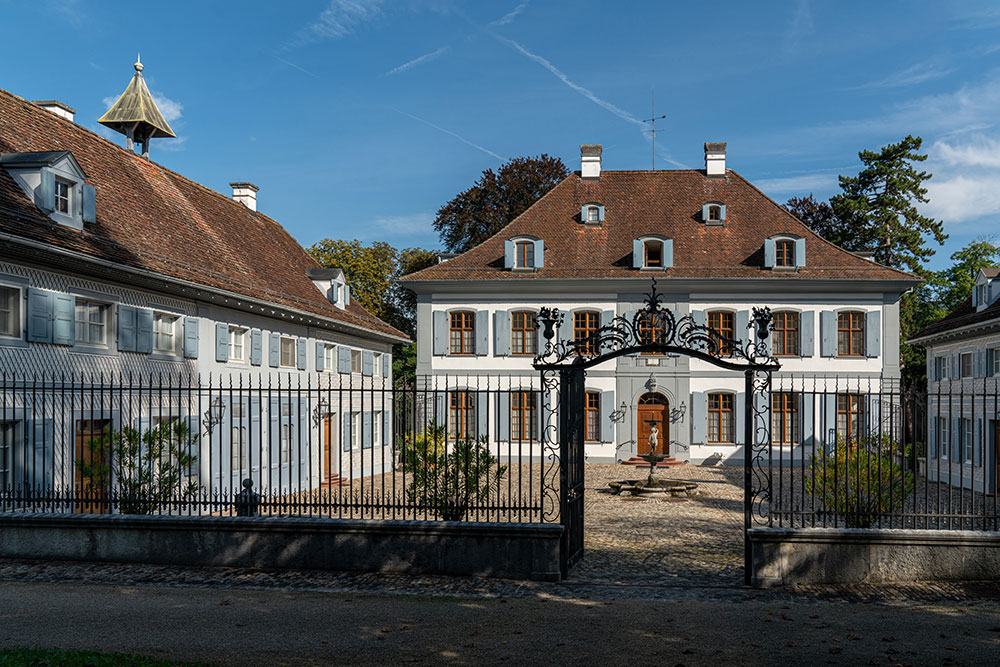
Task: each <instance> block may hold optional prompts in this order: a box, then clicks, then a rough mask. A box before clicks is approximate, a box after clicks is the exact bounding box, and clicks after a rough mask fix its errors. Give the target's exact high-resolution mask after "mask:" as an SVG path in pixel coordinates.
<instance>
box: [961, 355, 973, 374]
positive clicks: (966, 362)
mask: <svg viewBox="0 0 1000 667" xmlns="http://www.w3.org/2000/svg"><path fill="white" fill-rule="evenodd" d="M959 360H960V362H961V369H960V370H961V371H962V377H963V378H970V377H972V353H971V352H963V353H962V356H961V357H959Z"/></svg>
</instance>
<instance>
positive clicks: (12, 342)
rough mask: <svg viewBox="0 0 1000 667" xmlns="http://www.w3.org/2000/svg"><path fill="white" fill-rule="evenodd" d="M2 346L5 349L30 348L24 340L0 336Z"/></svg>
mask: <svg viewBox="0 0 1000 667" xmlns="http://www.w3.org/2000/svg"><path fill="white" fill-rule="evenodd" d="M0 346H3V347H29V345H28V341H26V340H24V339H23V338H14V337H10V338H8V337H6V336H0Z"/></svg>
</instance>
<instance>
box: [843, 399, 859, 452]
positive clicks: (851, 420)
mask: <svg viewBox="0 0 1000 667" xmlns="http://www.w3.org/2000/svg"><path fill="white" fill-rule="evenodd" d="M861 406H862V401H861V396H860V395H859V394H837V439H838V440H840V441H842V442H845V443H851V444H856V443H857V441H858V438H860V437H861V411H862V407H861Z"/></svg>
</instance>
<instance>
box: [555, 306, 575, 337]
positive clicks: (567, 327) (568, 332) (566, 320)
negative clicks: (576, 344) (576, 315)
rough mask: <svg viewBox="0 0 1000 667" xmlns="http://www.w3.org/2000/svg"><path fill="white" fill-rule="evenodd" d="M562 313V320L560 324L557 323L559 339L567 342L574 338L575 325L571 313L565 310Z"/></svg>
mask: <svg viewBox="0 0 1000 667" xmlns="http://www.w3.org/2000/svg"><path fill="white" fill-rule="evenodd" d="M563 315H564V317H563V321H562V324H560V325H559V331H558V335H559V341H560V342H562V343H567V344H569V343H571V342H573V339H574V338H575V332H574V330H573V327H574V326H575V325H574V323H573V313H571V312H565V313H563Z"/></svg>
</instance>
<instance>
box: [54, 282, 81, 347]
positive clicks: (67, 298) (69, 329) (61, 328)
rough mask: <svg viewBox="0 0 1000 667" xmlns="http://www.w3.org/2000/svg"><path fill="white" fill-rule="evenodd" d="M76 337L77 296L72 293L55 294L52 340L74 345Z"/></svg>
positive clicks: (61, 343)
mask: <svg viewBox="0 0 1000 667" xmlns="http://www.w3.org/2000/svg"><path fill="white" fill-rule="evenodd" d="M75 338H76V297H75V296H73V295H72V294H59V293H56V294H54V295H53V301H52V342H53V343H55V344H56V345H72V344H73V341H74V340H75Z"/></svg>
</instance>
